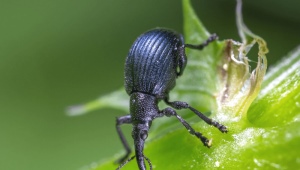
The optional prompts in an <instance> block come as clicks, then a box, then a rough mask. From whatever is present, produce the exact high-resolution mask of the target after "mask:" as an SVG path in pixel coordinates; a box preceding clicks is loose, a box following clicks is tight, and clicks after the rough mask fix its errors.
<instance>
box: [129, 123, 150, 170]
mask: <svg viewBox="0 0 300 170" xmlns="http://www.w3.org/2000/svg"><path fill="white" fill-rule="evenodd" d="M150 126H151V122H143V123H138V124H135V125H134V126H133V131H132V138H133V140H134V147H135V156H136V160H137V163H138V166H139V168H140V169H141V170H144V169H146V166H145V161H144V153H143V151H144V143H145V140H146V139H147V137H148V131H149V128H150Z"/></svg>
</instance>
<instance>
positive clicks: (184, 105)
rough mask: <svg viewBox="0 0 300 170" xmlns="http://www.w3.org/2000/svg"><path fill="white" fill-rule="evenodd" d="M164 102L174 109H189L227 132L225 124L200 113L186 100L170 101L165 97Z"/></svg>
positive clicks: (223, 131) (208, 122)
mask: <svg viewBox="0 0 300 170" xmlns="http://www.w3.org/2000/svg"><path fill="white" fill-rule="evenodd" d="M165 102H166V104H167V105H169V106H171V107H173V108H175V109H179V110H180V109H190V110H191V111H192V112H194V113H195V114H196V115H197V116H198V117H200V118H201V119H202V120H204V122H206V123H207V124H209V125H212V126H214V127H216V128H218V129H219V130H220V131H221V132H222V133H227V132H228V130H227V128H226V126H224V125H222V124H220V123H219V122H216V121H214V120H212V119H210V118H208V117H207V116H205V115H204V114H203V113H201V112H199V111H198V110H196V109H195V108H193V107H191V106H190V105H189V104H187V103H186V102H181V101H174V102H170V101H168V99H165Z"/></svg>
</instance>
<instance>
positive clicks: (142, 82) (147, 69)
mask: <svg viewBox="0 0 300 170" xmlns="http://www.w3.org/2000/svg"><path fill="white" fill-rule="evenodd" d="M183 44H184V42H183V38H182V35H181V34H178V33H176V32H174V31H171V30H166V29H154V30H150V31H148V32H146V33H144V34H142V35H141V36H139V37H138V38H137V40H136V41H135V42H134V43H133V45H132V47H131V49H130V51H129V54H128V56H127V59H126V63H125V89H126V92H127V94H129V95H130V94H132V93H133V92H144V93H146V94H151V95H155V96H157V97H158V98H164V97H165V95H167V94H168V93H169V91H170V90H171V89H173V88H174V86H175V80H176V78H177V76H178V73H177V67H178V62H179V61H178V60H179V56H178V50H179V48H180V47H181V46H182V45H183Z"/></svg>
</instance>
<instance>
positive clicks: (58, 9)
mask: <svg viewBox="0 0 300 170" xmlns="http://www.w3.org/2000/svg"><path fill="white" fill-rule="evenodd" d="M192 2H193V5H194V7H195V9H196V11H197V13H198V14H199V16H200V18H201V20H202V21H203V23H204V24H205V25H206V27H207V28H208V30H210V32H216V33H218V35H219V36H220V39H227V38H233V39H236V40H239V38H238V35H237V32H236V25H235V16H234V8H235V1H233V0H231V1H229V0H227V1H225V0H198V1H196V0H194V1H192ZM299 7H300V1H293V0H286V1H279V0H275V1H274V0H264V1H261V0H252V1H249V0H248V1H245V2H244V12H243V13H244V20H245V22H246V24H247V25H248V27H249V28H250V29H251V30H252V31H253V32H255V33H256V34H258V35H260V36H261V37H263V38H264V39H265V40H266V41H267V42H268V46H269V49H270V53H269V54H268V56H267V57H268V60H269V63H271V64H272V63H274V62H275V61H276V60H278V59H279V58H280V57H282V56H284V55H285V54H286V53H288V52H289V51H290V50H292V49H293V48H294V47H296V46H297V45H298V44H299V42H300V41H299V38H300V33H299V30H300V10H299ZM158 26H159V27H167V28H172V29H174V30H177V31H178V32H182V10H181V1H174V0H152V1H140V0H131V1H121V0H92V1H91V0H86V1H78V0H72V1H70V0H52V1H45V0H27V1H22V0H0V59H1V62H0V87H1V88H0V106H1V107H0V135H1V137H0V169H1V170H74V169H80V168H81V167H84V166H85V165H90V164H91V163H92V162H94V161H99V160H102V159H104V158H105V157H111V156H113V155H115V154H116V153H118V152H119V151H120V150H121V149H122V145H121V143H120V141H119V138H118V136H117V134H116V132H115V117H117V116H121V115H124V114H127V113H123V112H121V111H116V110H99V111H94V112H93V113H90V114H87V115H84V116H79V117H68V116H66V114H65V109H66V108H67V107H68V106H70V105H74V104H78V103H84V102H87V101H90V100H93V99H95V98H97V97H98V96H100V95H102V94H105V93H109V92H111V91H113V90H115V89H117V88H119V87H121V86H123V64H124V61H125V57H126V54H127V52H128V50H129V48H130V46H131V44H132V42H133V41H134V40H135V38H136V37H137V36H138V35H139V34H141V33H142V32H144V31H146V30H148V29H151V28H154V27H158ZM254 60H255V59H254ZM125 129H126V133H127V136H128V137H130V126H127V127H125Z"/></svg>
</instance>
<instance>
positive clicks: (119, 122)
mask: <svg viewBox="0 0 300 170" xmlns="http://www.w3.org/2000/svg"><path fill="white" fill-rule="evenodd" d="M131 123H132V121H131V115H126V116H121V117H118V118H117V120H116V128H117V132H118V135H119V137H120V140H121V142H122V144H123V146H124V148H125V150H126V154H125V155H124V156H123V157H121V158H120V159H118V160H117V161H116V163H122V162H124V161H125V160H126V159H127V158H128V157H129V155H130V153H131V149H130V147H129V145H128V143H127V141H126V138H125V136H124V135H123V132H122V131H121V128H120V125H122V124H131Z"/></svg>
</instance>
